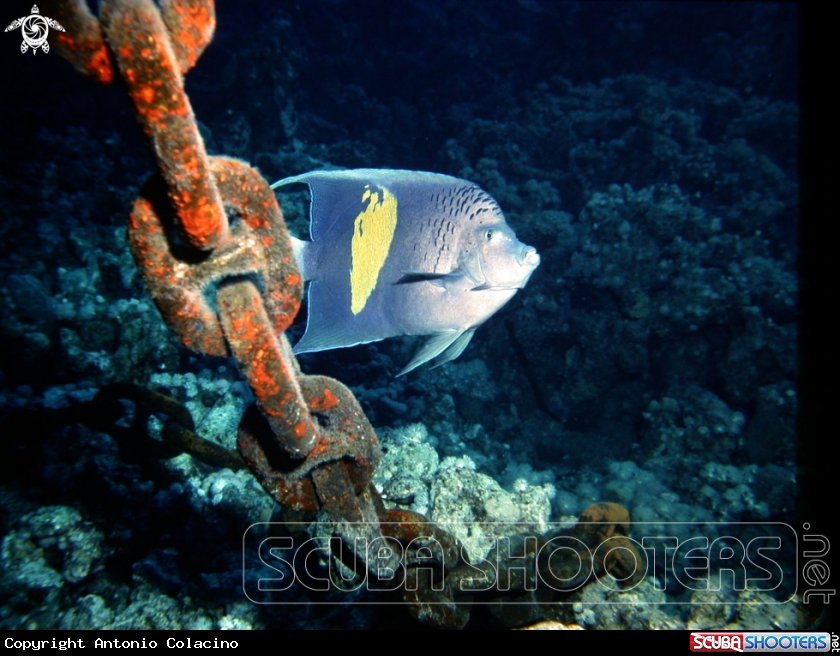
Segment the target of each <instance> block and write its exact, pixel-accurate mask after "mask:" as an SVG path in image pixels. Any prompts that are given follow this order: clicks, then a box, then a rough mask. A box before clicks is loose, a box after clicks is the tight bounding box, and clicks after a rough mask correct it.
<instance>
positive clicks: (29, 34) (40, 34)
mask: <svg viewBox="0 0 840 656" xmlns="http://www.w3.org/2000/svg"><path fill="white" fill-rule="evenodd" d="M17 28H20V31H21V33H22V34H23V43H21V44H20V51H21V52H26V51H27V50H28V49H29V48H32V54H33V55H34V54H35V53H36V52H38V48H42V49H43V51H44V52H49V51H50V44H49V43H47V35H48V34H49V33H50V28H53V29H54V30H58V31H59V32H64V28H63V27H61V25H59V24H58V21H54V20H53V19H52V18H47V17H46V16H41V12H40V11H39V10H38V5H32V13H31V14H29V16H24V17H23V18H18V19H17V20H13V21H12V24H11V25H9V27H7V28H6V31H7V32H9V31H10V30H16V29H17Z"/></svg>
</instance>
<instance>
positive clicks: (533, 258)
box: [517, 246, 540, 269]
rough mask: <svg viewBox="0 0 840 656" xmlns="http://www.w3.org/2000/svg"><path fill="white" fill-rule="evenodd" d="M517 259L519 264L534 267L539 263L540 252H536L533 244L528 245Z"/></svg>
mask: <svg viewBox="0 0 840 656" xmlns="http://www.w3.org/2000/svg"><path fill="white" fill-rule="evenodd" d="M517 259H518V260H519V264H520V265H522V266H526V267H531V268H532V269H536V268H537V267H538V266H539V265H540V254H539V253H537V249H536V248H534V247H533V246H528V248H526V249H525V250H524V251H523V253H522V255H521V256H520V257H519V258H517Z"/></svg>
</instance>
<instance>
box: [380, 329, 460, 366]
mask: <svg viewBox="0 0 840 656" xmlns="http://www.w3.org/2000/svg"><path fill="white" fill-rule="evenodd" d="M474 334H475V328H467V329H466V330H448V331H446V332H444V333H438V334H437V335H432V336H431V337H430V338H429V339H428V340H427V341H426V343H425V344H423V346H422V347H421V348H420V350H419V351H417V353H415V354H414V357H413V358H412V359H411V362H409V363H408V364H407V365H406V366H405V367H404V368H403V370H402V371H401V372H400V373H398V374H397V377H400V376H402V375H404V374H407V373H408V372H409V371H412V370H414V369H416V368H417V367H419V366H420V365H421V364H425V363H427V362H429V361H430V360H434V364H432V368H435V367H439V366H440V365H442V364H444V363H446V362H449V361H450V360H454V359H455V358H457V357H458V356H459V355H461V353H463V352H464V349H465V348H467V344H469V343H470V340H471V339H472V336H473V335H474Z"/></svg>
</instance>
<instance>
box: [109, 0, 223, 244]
mask: <svg viewBox="0 0 840 656" xmlns="http://www.w3.org/2000/svg"><path fill="white" fill-rule="evenodd" d="M100 17H101V19H102V23H103V25H104V27H105V33H106V35H107V38H108V43H109V44H110V46H111V48H112V51H113V52H114V53H115V56H116V60H117V64H118V66H119V69H120V71H121V72H122V75H123V79H124V80H125V82H126V84H127V86H128V91H129V95H130V96H131V98H132V100H133V101H134V107H135V109H136V111H137V118H138V120H139V121H140V124H141V125H142V126H143V130H144V132H145V133H146V135H147V136H148V137H149V139H150V140H151V142H152V148H153V149H154V151H155V154H156V155H157V160H158V166H159V168H160V171H161V174H162V175H163V177H164V179H165V180H166V183H167V187H168V194H169V198H170V200H171V201H172V204H173V205H174V207H175V212H176V215H177V216H178V221H179V224H180V228H181V230H182V232H183V235H184V237H185V239H186V240H187V242H188V243H189V244H190V245H191V246H193V247H195V248H198V249H201V250H207V249H210V248H213V247H214V246H215V245H216V243H217V242H218V241H219V239H220V238H221V237H222V235H223V234H224V233H225V231H226V230H227V217H226V216H225V212H224V209H223V207H222V202H221V198H220V196H219V193H218V191H217V190H216V186H215V185H214V184H213V180H212V178H211V175H210V166H209V162H208V159H207V153H206V151H205V148H204V142H203V140H202V139H201V137H200V135H199V133H198V125H197V123H196V121H195V116H194V115H193V112H192V107H190V103H189V100H188V99H187V96H186V94H185V93H184V83H183V78H182V76H181V75H182V73H181V66H180V64H179V56H178V54H176V52H175V47H174V46H173V44H172V40H171V39H170V35H169V33H168V31H167V28H166V26H165V24H164V22H163V19H162V18H161V15H160V12H159V11H158V9H157V7H156V6H155V5H154V3H153V2H152V1H151V0H133V1H132V2H118V1H117V0H104V2H103V3H102V7H101V10H100ZM210 34H212V30H211V32H210ZM203 45H206V43H205V44H203ZM203 45H202V46H201V47H202V48H203ZM181 46H183V47H184V48H186V45H185V44H181ZM184 52H186V50H185V51H184ZM198 54H199V53H195V57H197V56H198ZM193 61H194V60H193Z"/></svg>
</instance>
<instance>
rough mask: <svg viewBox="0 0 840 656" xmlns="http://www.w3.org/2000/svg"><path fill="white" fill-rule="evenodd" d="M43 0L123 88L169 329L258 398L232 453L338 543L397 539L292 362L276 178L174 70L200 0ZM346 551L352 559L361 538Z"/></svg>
mask: <svg viewBox="0 0 840 656" xmlns="http://www.w3.org/2000/svg"><path fill="white" fill-rule="evenodd" d="M46 4H47V5H48V11H49V12H50V14H51V15H52V16H55V18H56V20H58V21H59V22H60V23H61V24H62V25H64V26H65V29H66V31H65V32H63V33H59V34H58V35H57V40H58V42H57V44H56V48H57V49H58V50H59V52H60V54H61V55H62V56H63V57H64V58H65V59H67V60H68V61H69V62H70V63H71V64H72V65H73V66H74V67H75V68H76V69H77V70H79V71H81V72H82V73H84V74H86V75H89V76H91V77H93V78H95V79H97V80H99V81H101V82H103V83H105V84H110V83H112V82H117V81H119V82H122V83H123V84H124V85H125V86H126V88H127V90H128V93H129V96H130V97H131V99H132V102H133V103H134V108H135V111H136V114H137V118H138V121H139V123H140V125H141V126H142V128H143V131H144V132H145V133H146V136H147V137H148V139H149V141H150V143H151V146H152V150H153V152H154V154H155V157H156V161H157V165H158V170H159V175H154V176H152V177H151V178H149V180H148V181H147V182H146V184H144V185H143V187H142V189H141V191H140V195H139V197H138V198H137V200H136V201H135V203H134V208H133V210H132V212H131V216H130V219H129V225H128V234H129V243H130V246H131V250H132V254H133V255H134V259H135V262H136V263H137V265H138V268H139V269H140V271H141V274H142V277H143V280H144V282H145V285H146V288H147V290H148V292H149V294H150V295H151V296H152V298H153V299H154V301H155V303H156V305H157V306H158V309H159V310H160V312H161V314H162V315H163V318H164V320H165V321H166V323H167V325H168V326H169V327H170V329H171V330H172V331H173V332H174V333H175V334H176V335H177V336H178V338H179V339H180V340H181V342H182V343H183V344H184V345H185V346H187V347H188V348H190V349H192V350H194V351H197V352H199V353H203V354H207V355H216V356H232V357H233V358H234V359H235V360H236V362H237V364H238V366H239V368H240V370H241V371H242V373H243V375H244V376H245V378H246V380H247V381H248V384H249V385H250V387H251V389H252V390H253V392H254V396H255V398H256V408H255V407H252V408H251V409H249V410H248V411H246V413H245V415H244V416H243V418H242V422H241V424H240V428H239V437H238V446H239V450H240V454H241V456H242V459H243V460H244V462H245V463H246V465H247V466H248V467H249V468H250V470H251V471H252V472H253V474H254V475H255V476H256V478H257V479H258V480H259V481H260V483H261V484H262V486H263V488H264V489H265V490H266V491H267V492H268V493H269V494H270V495H271V496H272V497H273V498H274V499H275V500H276V501H278V502H279V503H281V504H283V505H284V506H286V507H288V508H291V509H294V510H297V511H307V512H315V511H323V512H326V514H327V516H328V517H329V519H330V520H331V521H333V522H335V523H336V526H337V527H338V528H337V529H336V532H337V533H338V534H339V535H340V537H341V538H342V539H343V541H344V542H345V543H346V544H347V545H348V546H349V547H350V548H351V549H352V548H353V545H355V544H357V539H359V538H363V539H364V541H363V542H362V544H370V543H371V541H372V540H373V539H377V538H378V539H380V540H381V539H382V538H383V532H385V533H386V537H388V538H390V539H394V540H397V541H400V542H403V543H404V544H405V545H408V544H409V543H410V542H411V539H412V537H413V534H414V533H416V532H417V531H418V530H421V529H420V528H419V527H420V526H422V525H424V524H425V525H427V526H428V522H427V520H426V518H424V517H422V516H419V515H418V516H413V515H412V516H411V517H410V518H409V517H408V516H407V515H405V514H400V513H401V512H402V511H388V510H386V509H385V507H384V504H383V503H382V500H381V499H380V497H379V494H378V493H377V491H376V489H375V488H374V487H373V485H372V484H371V478H372V477H373V473H374V471H375V469H376V466H377V464H378V462H379V458H380V448H379V443H378V441H377V438H376V434H375V433H374V430H373V427H372V426H371V425H370V423H369V422H368V420H367V418H366V417H365V415H364V413H363V411H362V409H361V407H360V406H359V404H358V402H357V401H356V399H355V398H354V397H353V394H352V393H351V392H350V390H349V389H347V387H345V386H344V385H343V384H342V383H340V382H339V381H337V380H333V379H330V378H326V377H323V376H305V375H302V374H301V372H300V369H299V368H298V365H297V361H296V360H295V358H294V355H293V354H292V351H291V347H290V345H289V343H288V341H287V339H286V337H285V335H284V334H283V331H285V329H286V328H288V326H289V325H291V323H292V321H293V320H294V318H295V316H296V314H297V312H298V310H299V308H300V303H301V298H302V294H303V281H302V279H301V276H300V273H299V271H298V269H297V265H296V263H295V260H294V257H293V255H292V252H291V246H290V241H289V236H288V233H287V230H286V225H285V223H284V221H283V215H282V212H281V211H280V208H279V206H278V204H277V200H276V198H275V197H274V194H273V193H272V191H271V189H270V187H269V185H268V183H267V182H266V181H265V180H264V179H263V178H262V177H261V176H260V174H259V173H258V172H257V171H256V170H254V169H253V168H251V167H250V166H248V165H247V164H245V163H244V162H242V161H239V160H235V159H231V158H226V157H208V155H207V153H206V151H205V148H204V143H203V141H202V139H201V137H200V135H199V132H198V126H197V123H196V121H195V117H194V114H193V111H192V108H191V106H190V103H189V99H188V98H187V95H186V93H185V92H184V83H183V76H184V74H185V73H186V72H187V71H188V70H189V69H190V68H191V67H192V66H193V65H194V64H195V62H196V61H197V59H198V57H199V56H200V55H201V53H202V52H203V51H204V49H205V48H206V46H207V44H208V43H209V42H210V40H211V39H212V36H213V32H214V29H215V7H214V3H213V1H212V0H161V1H160V8H158V6H156V5H155V4H154V3H153V2H152V0H103V2H101V4H100V9H99V17H98V18H97V17H96V16H94V15H93V14H92V13H91V12H90V10H89V8H88V6H87V3H86V1H85V0H47V2H46ZM123 392H125V390H123ZM132 393H133V392H132ZM185 430H186V432H187V433H190V432H191V427H187V428H186V429H185ZM170 432H171V431H170ZM158 444H160V443H158ZM156 448H166V447H165V446H164V447H156ZM394 513H397V514H394ZM389 521H391V522H393V523H391V524H386V522H389ZM380 522H383V523H382V524H380ZM386 526H387V531H386V530H385V527H386ZM412 527H414V528H412ZM436 530H437V531H438V532H440V533H441V534H442V535H445V534H443V532H442V531H440V529H436ZM448 540H449V542H452V543H454V540H453V539H452V538H449V539H448ZM394 553H395V554H396V553H397V551H396V550H394ZM356 555H357V557H359V558H360V559H361V562H362V563H365V557H366V554H364V553H360V554H356ZM379 564H380V565H381V563H379ZM396 564H397V563H392V565H394V566H396ZM450 564H454V563H439V566H440V567H441V568H444V567H445V566H446V567H448V566H449V565H450ZM413 594H414V597H413V598H409V599H408V601H410V602H411V603H412V604H413V606H412V607H413V608H414V609H415V615H416V616H417V617H419V618H421V619H426V620H427V621H431V622H432V623H436V624H439V625H441V624H442V625H448V626H463V624H464V623H465V622H466V619H467V617H468V611H465V612H464V611H462V612H459V613H457V614H456V618H455V620H454V621H440V620H439V619H436V618H437V615H436V614H434V613H432V614H431V616H430V615H429V613H428V609H427V606H426V604H427V602H428V601H431V599H430V598H426V597H425V596H424V595H422V594H419V595H418V594H417V593H413ZM438 601H441V600H440V599H438ZM442 601H446V602H451V601H452V599H451V598H450V599H443V600H442Z"/></svg>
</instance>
